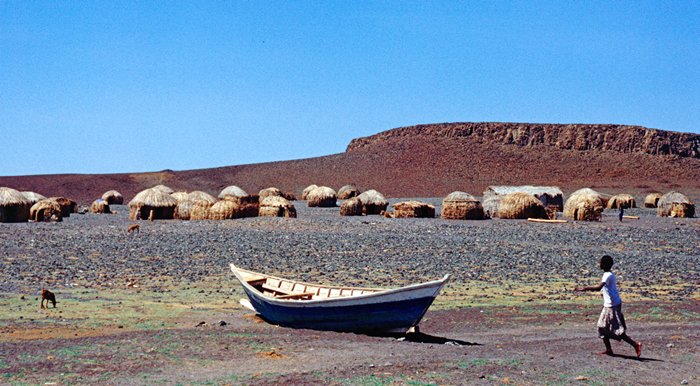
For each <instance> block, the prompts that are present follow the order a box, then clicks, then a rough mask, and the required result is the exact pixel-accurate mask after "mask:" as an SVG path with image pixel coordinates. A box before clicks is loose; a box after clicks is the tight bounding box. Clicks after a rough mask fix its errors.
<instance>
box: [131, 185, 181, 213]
mask: <svg viewBox="0 0 700 386" xmlns="http://www.w3.org/2000/svg"><path fill="white" fill-rule="evenodd" d="M176 205H177V200H176V199H174V198H173V197H171V196H170V194H169V193H165V192H163V191H162V190H159V189H155V188H150V189H146V190H142V191H140V192H139V193H137V194H136V196H134V198H133V199H132V200H131V201H129V206H150V207H154V208H161V207H168V206H173V207H174V206H176Z"/></svg>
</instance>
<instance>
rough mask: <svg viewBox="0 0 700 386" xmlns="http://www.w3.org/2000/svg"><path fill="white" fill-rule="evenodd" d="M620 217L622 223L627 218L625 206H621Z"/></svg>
mask: <svg viewBox="0 0 700 386" xmlns="http://www.w3.org/2000/svg"><path fill="white" fill-rule="evenodd" d="M619 216H620V222H622V218H623V217H625V206H624V205H620V213H619Z"/></svg>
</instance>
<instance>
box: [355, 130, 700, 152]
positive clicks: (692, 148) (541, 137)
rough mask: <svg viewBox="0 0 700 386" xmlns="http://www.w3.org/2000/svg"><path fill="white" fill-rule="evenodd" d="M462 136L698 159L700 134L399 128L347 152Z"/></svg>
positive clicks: (363, 140) (361, 141)
mask: <svg viewBox="0 0 700 386" xmlns="http://www.w3.org/2000/svg"><path fill="white" fill-rule="evenodd" d="M421 137H430V138H455V139H456V138H466V137H472V138H474V139H476V140H477V141H480V142H488V143H493V144H501V145H516V146H520V147H529V148H533V147H538V146H548V147H554V148H557V149H562V150H580V151H587V150H591V151H617V152H621V153H645V154H653V155H677V156H680V157H692V158H700V135H698V134H690V133H678V132H671V131H663V130H656V129H647V128H645V127H642V126H625V125H583V124H570V125H556V124H533V123H498V122H483V123H474V122H465V123H442V124H433V125H417V126H410V127H401V128H398V129H393V130H388V131H384V132H381V133H379V134H376V135H372V136H370V137H364V138H357V139H353V140H352V141H351V142H350V145H349V146H348V148H347V151H353V150H357V149H361V148H364V147H368V146H372V145H375V144H377V143H380V142H385V141H392V140H395V139H397V138H421Z"/></svg>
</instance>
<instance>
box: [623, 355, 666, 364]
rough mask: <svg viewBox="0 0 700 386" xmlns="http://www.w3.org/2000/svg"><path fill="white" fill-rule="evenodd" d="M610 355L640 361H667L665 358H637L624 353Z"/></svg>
mask: <svg viewBox="0 0 700 386" xmlns="http://www.w3.org/2000/svg"><path fill="white" fill-rule="evenodd" d="M610 356H611V357H613V358H622V359H629V360H633V361H639V362H665V361H664V360H663V359H655V358H644V357H639V358H637V357H636V356H632V355H623V354H612V355H610Z"/></svg>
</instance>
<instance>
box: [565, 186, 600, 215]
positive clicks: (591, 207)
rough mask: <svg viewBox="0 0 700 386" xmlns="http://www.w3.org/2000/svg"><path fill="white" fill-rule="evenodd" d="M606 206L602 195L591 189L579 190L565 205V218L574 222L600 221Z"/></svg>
mask: <svg viewBox="0 0 700 386" xmlns="http://www.w3.org/2000/svg"><path fill="white" fill-rule="evenodd" d="M604 208H605V204H604V203H603V198H602V196H601V194H600V193H598V192H596V191H595V190H593V189H590V188H583V189H579V190H577V191H575V192H573V193H572V194H571V196H569V198H568V199H567V200H566V202H565V203H564V213H563V215H564V217H566V218H570V219H572V220H574V221H599V220H600V217H601V215H602V213H603V209H604Z"/></svg>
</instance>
